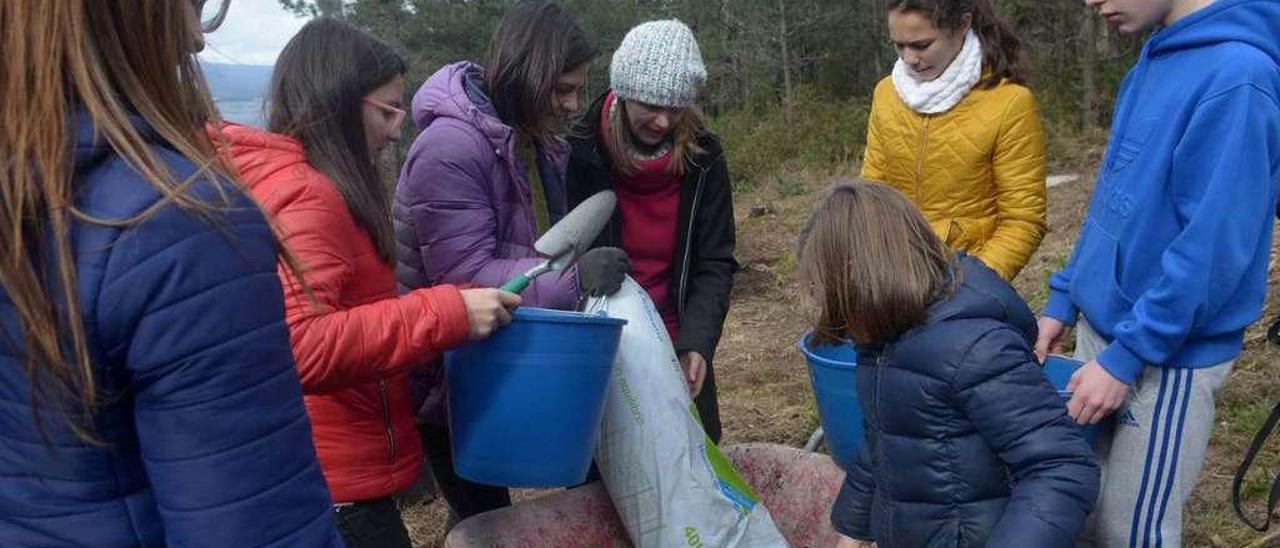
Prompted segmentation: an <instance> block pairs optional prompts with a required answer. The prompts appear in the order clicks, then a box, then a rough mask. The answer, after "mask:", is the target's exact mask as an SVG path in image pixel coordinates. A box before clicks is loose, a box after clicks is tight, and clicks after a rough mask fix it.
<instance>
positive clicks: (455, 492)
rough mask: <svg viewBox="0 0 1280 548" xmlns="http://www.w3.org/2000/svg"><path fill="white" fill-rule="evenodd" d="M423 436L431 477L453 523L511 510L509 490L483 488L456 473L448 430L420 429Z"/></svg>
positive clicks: (445, 428)
mask: <svg viewBox="0 0 1280 548" xmlns="http://www.w3.org/2000/svg"><path fill="white" fill-rule="evenodd" d="M418 432H419V433H420V434H422V447H423V448H425V449H426V451H427V462H429V463H430V464H431V474H432V475H434V476H435V477H436V486H437V487H439V488H440V494H441V495H443V496H444V500H445V502H448V503H449V509H450V510H451V511H452V513H453V514H452V516H451V517H452V519H454V520H457V521H462V520H464V519H467V518H469V517H471V516H474V515H476V514H482V513H484V512H488V511H490V510H497V509H499V508H505V507H507V506H511V495H510V493H508V492H507V488H506V487H495V486H492V485H484V484H482V483H476V482H473V481H469V480H466V479H463V478H461V477H459V476H458V473H457V472H456V471H454V469H453V450H452V448H451V447H450V441H449V440H450V438H449V428H448V427H447V426H437V425H434V424H422V425H419V426H418Z"/></svg>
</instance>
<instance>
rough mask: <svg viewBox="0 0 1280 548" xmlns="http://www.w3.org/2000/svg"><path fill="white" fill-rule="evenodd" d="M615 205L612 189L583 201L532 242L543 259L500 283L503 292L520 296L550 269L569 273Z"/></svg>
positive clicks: (611, 215)
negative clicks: (509, 279) (505, 281)
mask: <svg viewBox="0 0 1280 548" xmlns="http://www.w3.org/2000/svg"><path fill="white" fill-rule="evenodd" d="M617 203H618V198H617V197H616V196H614V194H613V191H612V190H602V191H600V192H598V193H596V194H595V195H594V196H592V197H590V198H587V199H586V200H583V202H582V203H581V204H578V207H575V208H573V211H570V212H569V213H568V214H566V215H565V216H564V218H563V219H560V222H558V223H556V224H554V225H552V227H551V228H550V229H548V230H547V233H546V234H543V235H542V237H541V238H538V241H536V242H534V243H533V249H534V250H535V251H537V252H538V255H541V256H542V257H543V260H542V261H539V262H538V264H537V265H535V266H534V267H533V268H530V269H529V270H526V271H525V272H524V273H523V274H520V275H517V276H516V277H515V278H512V279H511V281H509V282H507V283H505V284H503V285H502V290H503V291H508V292H511V293H520V292H521V291H524V290H525V288H527V287H529V284H530V283H531V282H533V279H534V278H537V277H538V276H540V275H542V274H546V273H547V272H551V271H553V270H554V271H557V272H561V273H563V272H564V271H565V270H568V269H569V267H570V266H573V265H574V263H577V262H578V257H581V256H582V252H583V251H584V250H586V249H587V247H589V246H590V245H591V242H594V241H595V239H596V236H599V235H600V231H601V230H603V229H604V226H605V225H606V224H609V218H610V217H613V209H614V207H616V205H617Z"/></svg>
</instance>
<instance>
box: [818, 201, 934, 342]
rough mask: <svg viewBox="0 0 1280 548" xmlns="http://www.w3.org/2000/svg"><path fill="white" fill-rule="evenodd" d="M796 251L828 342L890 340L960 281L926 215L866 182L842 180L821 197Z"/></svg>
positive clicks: (916, 321) (922, 317) (922, 316)
mask: <svg viewBox="0 0 1280 548" xmlns="http://www.w3.org/2000/svg"><path fill="white" fill-rule="evenodd" d="M798 257H799V269H800V277H801V279H802V280H803V281H804V283H805V285H806V286H807V287H808V288H809V293H808V295H807V296H808V297H809V298H812V299H813V300H814V301H815V303H814V304H816V308H817V317H816V319H815V321H814V328H813V329H814V335H815V338H816V340H818V341H823V342H831V341H836V340H841V339H852V340H853V341H854V342H855V343H857V344H863V345H867V344H872V345H874V344H884V343H887V342H890V341H892V340H894V339H896V338H897V337H898V336H899V335H901V334H902V333H903V332H905V331H907V330H908V329H911V328H912V327H915V326H917V325H921V324H923V323H924V322H925V320H926V319H927V312H928V309H929V306H930V305H931V304H933V303H934V302H937V301H938V300H939V299H942V298H944V297H946V296H948V295H950V294H951V293H952V292H953V291H954V288H955V285H956V278H955V277H956V274H955V269H954V264H955V256H954V254H953V253H952V252H951V250H949V249H947V246H946V244H944V243H943V242H942V240H941V239H940V238H938V236H937V235H935V234H934V233H933V229H931V228H930V227H929V222H928V221H926V220H925V219H924V215H922V214H921V213H920V211H919V210H918V209H916V207H915V206H914V205H912V204H911V201H910V200H908V199H907V197H906V196H903V195H902V193H900V192H898V191H897V190H894V189H893V188H890V187H888V186H884V185H880V184H875V183H868V182H864V181H853V182H838V183H837V184H835V185H834V186H833V187H832V188H831V189H830V190H829V191H828V192H827V193H826V195H825V196H824V197H823V198H822V199H821V201H819V202H818V206H817V208H816V209H815V210H814V213H813V215H812V216H811V217H809V221H808V223H807V224H806V225H805V228H804V231H803V232H802V233H801V236H800V248H799V252H798Z"/></svg>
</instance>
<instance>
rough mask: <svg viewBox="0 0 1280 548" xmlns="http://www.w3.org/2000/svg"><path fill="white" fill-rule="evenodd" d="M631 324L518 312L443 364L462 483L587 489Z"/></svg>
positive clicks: (527, 310) (529, 310)
mask: <svg viewBox="0 0 1280 548" xmlns="http://www.w3.org/2000/svg"><path fill="white" fill-rule="evenodd" d="M626 323H627V322H626V320H622V319H617V318H609V317H605V316H596V315H588V314H581V313H577V312H564V311H558V310H546V309H540V308H519V309H517V310H516V312H515V314H514V318H513V321H512V322H511V325H508V326H506V327H504V328H502V329H500V330H498V331H497V332H496V333H494V335H493V336H492V337H490V338H488V339H486V340H484V341H479V342H473V343H469V344H467V345H465V346H463V347H461V348H459V349H457V350H455V351H453V352H449V353H448V354H446V356H445V368H446V369H445V371H446V385H447V391H448V397H449V428H450V431H451V434H452V437H453V459H454V467H455V468H456V470H457V473H458V475H460V476H462V477H464V478H466V479H469V480H471V481H474V482H477V483H483V484H488V485H503V486H508V487H564V486H568V485H576V484H579V483H582V481H583V480H585V479H586V476H587V469H588V468H589V467H590V465H591V455H592V451H593V449H595V442H596V437H597V435H598V434H599V432H600V421H601V419H602V417H603V415H604V395H605V389H606V388H607V387H608V384H609V377H610V374H611V372H612V371H613V360H614V357H615V356H616V355H617V352H618V341H619V339H620V338H621V336H622V326H623V325H625V324H626Z"/></svg>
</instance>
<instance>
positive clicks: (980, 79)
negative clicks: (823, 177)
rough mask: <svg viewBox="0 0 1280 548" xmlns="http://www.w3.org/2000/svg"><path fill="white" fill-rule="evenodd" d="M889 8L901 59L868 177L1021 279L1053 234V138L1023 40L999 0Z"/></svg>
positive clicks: (880, 91) (921, 0) (885, 94)
mask: <svg viewBox="0 0 1280 548" xmlns="http://www.w3.org/2000/svg"><path fill="white" fill-rule="evenodd" d="M886 5H887V7H888V23H889V36H890V38H891V39H892V41H893V45H894V47H895V48H896V49H897V51H898V61H897V63H896V65H895V66H894V68H893V73H892V74H891V75H890V76H887V77H885V78H884V79H883V80H881V81H880V83H879V85H877V86H876V89H875V93H874V95H873V99H872V106H871V118H870V119H869V120H868V121H867V150H866V156H865V157H864V158H863V162H862V178H863V179H866V180H869V181H877V182H882V183H885V184H888V185H890V186H892V187H894V188H896V189H898V190H899V191H901V192H902V193H903V194H906V195H907V197H908V198H910V199H911V201H912V202H914V203H915V204H916V206H917V207H919V208H920V210H921V211H923V212H924V214H925V218H926V219H928V220H929V224H930V226H932V227H933V230H934V232H937V234H938V236H940V237H941V238H942V239H943V241H945V242H946V243H947V245H948V246H949V247H951V248H952V249H955V250H960V251H968V252H969V253H971V254H973V255H974V256H976V257H977V258H979V259H981V260H982V262H984V263H986V264H987V266H989V267H991V268H992V269H993V270H995V271H996V272H998V273H1000V276H1001V277H1003V278H1004V279H1006V280H1012V279H1013V277H1014V276H1016V275H1017V274H1018V272H1019V271H1021V270H1022V267H1023V266H1025V265H1026V264H1027V261H1028V260H1030V259H1031V254H1032V253H1035V251H1036V248H1038V247H1039V246H1040V240H1041V238H1043V237H1044V234H1045V229H1046V220H1045V184H1044V182H1045V151H1044V131H1043V130H1042V128H1041V126H1040V111H1039V108H1038V107H1037V106H1036V100H1035V97H1034V96H1033V95H1032V93H1031V90H1030V89H1028V88H1027V87H1026V82H1027V71H1026V62H1025V57H1024V55H1023V52H1022V48H1021V46H1020V44H1019V42H1018V38H1017V37H1016V36H1014V34H1013V31H1012V30H1011V29H1010V28H1009V27H1008V25H1006V24H1005V23H1004V22H1002V21H1001V20H1000V18H999V17H998V16H997V15H996V12H995V9H994V8H993V7H992V5H991V1H990V0H889V2H887V4H886Z"/></svg>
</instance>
